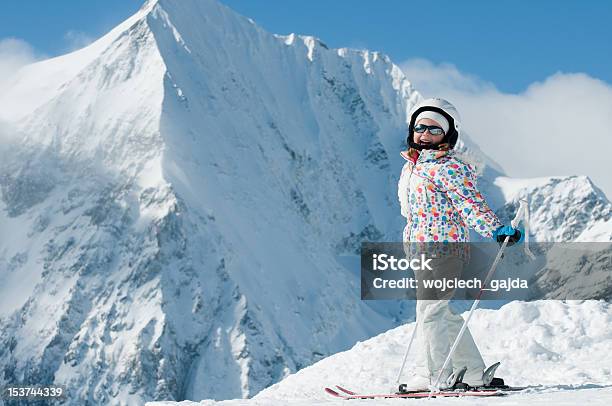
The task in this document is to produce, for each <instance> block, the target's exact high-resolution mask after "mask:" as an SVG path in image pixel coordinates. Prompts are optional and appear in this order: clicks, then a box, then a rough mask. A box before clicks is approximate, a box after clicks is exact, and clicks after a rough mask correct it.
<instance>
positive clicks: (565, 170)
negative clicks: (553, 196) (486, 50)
mask: <svg viewBox="0 0 612 406" xmlns="http://www.w3.org/2000/svg"><path fill="white" fill-rule="evenodd" d="M401 67H402V69H403V70H404V72H405V73H406V76H407V77H408V79H409V80H410V81H411V82H412V83H413V85H414V86H415V88H416V89H417V90H419V91H420V92H421V93H422V94H423V95H424V96H426V97H429V96H434V95H435V96H440V97H444V98H446V99H448V100H450V101H452V102H453V103H455V104H456V106H457V108H458V109H459V111H460V112H461V115H462V117H463V127H464V128H465V130H466V132H468V133H469V134H470V136H471V137H472V138H473V139H474V141H476V142H477V143H478V145H479V146H480V147H481V149H482V150H483V151H484V152H485V153H486V154H487V155H489V156H490V157H491V158H493V159H494V160H495V161H497V162H498V163H499V164H500V165H501V166H502V167H503V168H504V169H505V170H506V172H507V174H508V175H510V176H515V177H536V176H549V175H587V176H589V177H590V178H591V180H592V181H593V182H594V183H595V184H596V185H597V186H599V187H600V188H601V189H603V191H604V192H605V193H606V195H607V196H608V197H612V177H611V176H609V173H610V161H611V160H610V154H611V152H610V151H612V86H610V84H608V83H606V82H603V81H601V80H598V79H595V78H592V77H590V76H588V75H586V74H583V73H569V74H568V73H556V74H554V75H552V76H550V77H548V78H546V79H545V80H544V81H542V82H535V83H532V84H531V85H530V86H529V87H528V88H527V89H526V90H525V91H523V92H521V93H518V94H511V93H503V92H500V91H499V90H497V89H496V88H495V86H494V85H493V84H491V83H489V82H486V81H483V80H481V79H479V78H478V77H476V76H473V75H469V74H465V73H463V72H460V71H459V70H458V69H457V68H456V67H455V66H453V65H451V64H441V65H435V64H433V63H431V62H429V61H427V60H423V59H417V60H410V61H407V62H405V63H403V64H402V65H401Z"/></svg>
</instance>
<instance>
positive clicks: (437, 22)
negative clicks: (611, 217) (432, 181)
mask: <svg viewBox="0 0 612 406" xmlns="http://www.w3.org/2000/svg"><path fill="white" fill-rule="evenodd" d="M223 2H224V3H226V4H227V5H229V6H230V7H232V8H233V9H235V10H237V11H238V12H240V13H241V14H243V15H246V16H249V17H251V18H253V19H254V20H255V21H256V22H257V23H259V24H260V25H261V26H263V27H264V28H266V29H267V30H268V31H271V32H275V33H289V32H298V33H305V34H311V35H315V36H317V37H319V38H321V39H322V40H323V41H324V42H326V43H327V44H328V45H330V46H333V47H342V46H350V47H363V48H369V49H373V50H380V51H383V52H385V53H387V54H388V55H390V56H391V58H392V59H393V60H394V61H395V62H397V63H401V62H403V61H405V60H408V59H411V58H425V59H427V60H429V61H432V62H434V63H442V62H450V63H452V64H454V65H455V66H456V67H457V68H458V69H460V70H461V71H462V72H468V73H470V74H473V75H476V76H478V77H479V78H481V79H483V80H486V81H489V82H492V83H494V84H495V86H496V87H497V88H498V89H500V90H503V91H506V92H519V91H522V90H524V89H525V88H526V87H527V86H528V85H529V84H530V83H532V82H534V81H538V80H543V79H545V78H546V77H548V76H549V75H551V74H554V73H555V72H558V71H561V72H584V73H587V74H588V75H590V76H592V77H595V78H598V79H602V80H605V81H606V82H608V83H612V69H611V66H612V45H611V44H612V28H611V24H610V21H612V2H610V1H585V2H580V1H563V0H560V1H552V0H539V1H514V2H510V1H476V0H473V1H450V0H437V1H431V2H427V1H408V0H383V1H365V0H357V1H355V0H334V1H322V0H309V1H287V0H283V1H281V0H223ZM141 3H142V2H141V1H139V0H104V1H101V0H87V1H82V0H78V1H77V0H62V1H47V0H24V1H20V2H17V1H7V2H2V5H1V6H0V39H2V38H7V37H16V38H20V39H23V40H25V41H26V42H28V43H29V44H31V45H32V46H33V47H34V49H35V50H36V51H37V52H38V53H40V54H42V55H49V56H53V55H57V54H61V53H64V52H66V51H67V50H71V49H73V48H75V47H78V46H79V45H80V44H82V43H84V42H86V41H87V40H91V39H93V38H96V37H98V36H100V35H102V34H103V33H105V32H106V31H108V30H110V29H111V28H112V27H113V26H115V25H116V24H118V23H119V22H120V21H121V20H123V19H125V18H126V17H128V16H129V15H130V14H132V13H133V12H135V11H136V10H137V9H138V8H139V6H140V4H141Z"/></svg>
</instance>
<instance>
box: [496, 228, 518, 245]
mask: <svg viewBox="0 0 612 406" xmlns="http://www.w3.org/2000/svg"><path fill="white" fill-rule="evenodd" d="M508 236H510V238H509V239H508V246H510V245H514V243H519V242H523V239H524V237H525V231H524V230H523V229H522V228H512V226H501V227H499V228H498V229H497V230H495V231H493V239H494V240H495V241H497V242H498V243H499V244H500V245H501V244H503V243H504V241H505V240H506V237H508Z"/></svg>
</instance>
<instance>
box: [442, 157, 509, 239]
mask: <svg viewBox="0 0 612 406" xmlns="http://www.w3.org/2000/svg"><path fill="white" fill-rule="evenodd" d="M440 171H441V173H440V175H441V176H439V177H438V179H437V180H438V182H436V183H438V186H440V187H442V189H443V190H444V191H445V192H446V196H447V197H448V199H449V200H450V203H451V204H452V205H453V207H454V208H455V210H457V212H458V213H459V214H460V216H461V218H462V219H463V221H464V223H465V224H466V225H467V226H468V227H470V228H472V229H474V230H475V231H476V232H478V233H479V234H480V235H482V236H484V237H487V238H493V232H494V231H495V230H497V229H498V228H499V227H501V226H502V225H503V224H502V223H501V222H500V221H499V219H498V218H497V216H496V215H495V213H494V212H493V210H491V208H490V207H489V205H488V204H487V202H486V201H485V199H484V197H483V196H482V194H481V193H480V192H479V191H478V189H477V187H476V176H475V174H474V170H473V168H472V167H471V166H470V165H468V164H466V163H463V162H460V161H454V162H453V161H451V162H450V163H449V164H448V165H444V166H443V167H442V168H440Z"/></svg>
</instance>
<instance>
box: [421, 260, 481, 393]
mask: <svg viewBox="0 0 612 406" xmlns="http://www.w3.org/2000/svg"><path fill="white" fill-rule="evenodd" d="M431 267H432V268H433V271H430V270H425V271H417V272H416V278H417V279H430V278H431V279H433V278H442V277H446V278H454V277H457V278H459V277H460V276H461V272H462V270H463V261H462V260H461V259H460V258H457V257H444V258H435V259H433V260H432V261H431ZM419 282H420V281H419ZM453 293H454V292H453V291H448V290H447V291H445V292H442V291H440V290H431V289H421V282H420V283H419V289H417V308H416V318H417V326H418V327H417V328H418V331H417V342H416V345H417V347H416V348H417V351H416V352H417V357H416V374H417V376H419V377H422V378H429V379H430V383H431V384H434V383H435V380H436V378H437V377H438V373H439V372H440V369H441V368H442V365H443V364H444V361H445V359H446V357H447V356H448V353H449V351H450V347H451V346H452V344H453V342H454V341H455V338H456V337H457V335H458V334H459V330H460V329H461V326H462V325H463V321H464V320H463V318H462V317H461V315H459V314H456V313H454V312H453V311H452V309H451V308H450V306H449V303H450V302H449V300H450V299H451V298H452V296H453ZM434 297H435V300H434V299H433V298H434ZM423 298H426V299H423ZM464 366H465V367H467V372H466V374H465V377H464V379H463V381H464V382H466V383H468V384H470V385H482V373H483V371H484V368H485V365H484V361H483V359H482V356H481V355H480V351H478V347H476V343H474V339H473V338H472V335H471V334H470V330H469V329H466V331H465V333H464V334H463V337H462V339H461V341H460V342H459V345H458V346H457V348H456V350H455V352H454V354H453V356H452V358H451V363H449V365H448V366H447V368H446V370H445V371H444V373H443V374H442V378H441V382H444V381H445V380H446V378H448V376H449V375H450V374H451V373H452V372H453V370H458V369H461V368H462V367H464Z"/></svg>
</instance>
